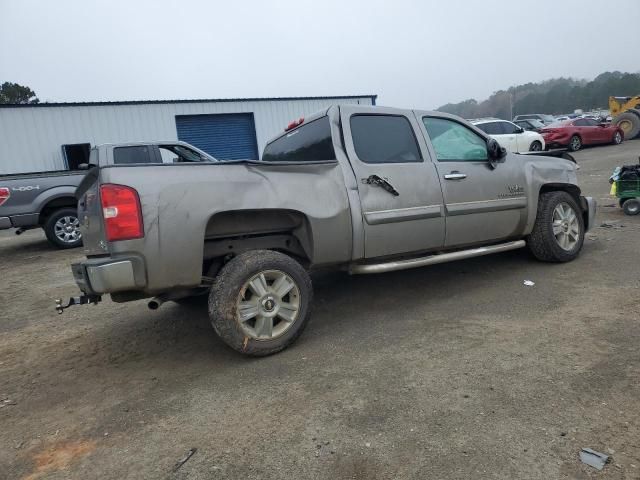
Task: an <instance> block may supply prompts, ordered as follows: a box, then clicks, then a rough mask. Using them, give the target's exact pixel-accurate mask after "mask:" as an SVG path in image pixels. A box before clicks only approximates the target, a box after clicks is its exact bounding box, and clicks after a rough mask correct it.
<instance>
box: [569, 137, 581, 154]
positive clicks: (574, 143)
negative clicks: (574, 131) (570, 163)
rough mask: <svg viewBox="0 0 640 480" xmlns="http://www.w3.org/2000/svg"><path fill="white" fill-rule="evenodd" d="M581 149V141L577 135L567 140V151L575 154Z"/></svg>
mask: <svg viewBox="0 0 640 480" xmlns="http://www.w3.org/2000/svg"><path fill="white" fill-rule="evenodd" d="M581 148H582V139H581V138H580V137H579V136H578V135H574V136H573V137H571V139H570V140H569V150H571V151H572V152H577V151H578V150H580V149H581Z"/></svg>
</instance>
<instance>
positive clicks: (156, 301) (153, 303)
mask: <svg viewBox="0 0 640 480" xmlns="http://www.w3.org/2000/svg"><path fill="white" fill-rule="evenodd" d="M163 303H164V298H162V297H153V298H152V299H151V300H149V303H147V306H148V307H149V309H150V310H157V309H159V308H160V305H162V304H163Z"/></svg>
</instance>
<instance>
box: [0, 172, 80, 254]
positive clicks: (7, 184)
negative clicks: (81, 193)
mask: <svg viewBox="0 0 640 480" xmlns="http://www.w3.org/2000/svg"><path fill="white" fill-rule="evenodd" d="M85 173H87V172H86V171H84V170H74V171H59V172H40V173H22V174H13V175H0V230H5V229H9V228H14V229H16V233H17V234H18V235H19V234H21V233H22V232H24V231H25V230H29V229H32V228H42V229H43V230H44V233H45V235H46V236H47V239H48V240H49V242H50V243H51V244H52V245H53V246H55V247H57V248H74V247H79V246H80V245H82V235H81V233H80V230H79V228H78V225H79V222H78V214H77V211H76V204H77V203H78V201H77V200H76V197H75V192H76V188H77V186H78V185H79V184H80V182H81V181H82V178H83V177H84V175H85Z"/></svg>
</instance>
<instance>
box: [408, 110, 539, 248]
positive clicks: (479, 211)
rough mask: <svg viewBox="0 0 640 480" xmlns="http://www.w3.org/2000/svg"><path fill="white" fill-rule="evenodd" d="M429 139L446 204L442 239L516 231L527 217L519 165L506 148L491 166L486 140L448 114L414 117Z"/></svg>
mask: <svg viewBox="0 0 640 480" xmlns="http://www.w3.org/2000/svg"><path fill="white" fill-rule="evenodd" d="M420 120H421V123H422V126H423V127H424V130H423V131H424V133H425V135H427V138H429V139H430V141H431V146H432V149H433V154H432V156H433V155H435V157H436V159H437V161H436V169H437V171H438V174H439V176H440V180H441V183H442V189H443V193H444V200H445V205H446V215H447V217H446V238H445V245H446V246H448V247H458V246H464V245H472V244H475V243H484V242H492V241H500V240H505V239H508V238H511V237H515V236H518V235H519V234H520V233H521V232H522V231H523V229H524V225H525V223H526V220H527V209H526V207H527V195H528V193H529V192H527V191H526V178H525V173H524V172H525V170H524V168H523V166H522V160H520V159H518V156H517V155H511V154H508V155H507V156H506V157H505V158H504V159H503V160H501V161H500V163H498V164H497V165H496V168H492V167H491V165H490V163H489V161H488V155H487V146H486V140H485V138H483V137H482V136H481V135H480V134H478V133H476V132H475V131H473V130H472V129H471V128H469V127H468V126H466V125H464V124H462V123H460V122H458V121H457V120H454V119H447V118H441V117H431V116H429V115H428V114H425V115H422V116H421V117H420Z"/></svg>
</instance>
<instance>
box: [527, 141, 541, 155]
mask: <svg viewBox="0 0 640 480" xmlns="http://www.w3.org/2000/svg"><path fill="white" fill-rule="evenodd" d="M541 150H542V143H541V142H540V141H538V140H534V141H533V142H531V146H530V147H529V151H530V152H540V151H541Z"/></svg>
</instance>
